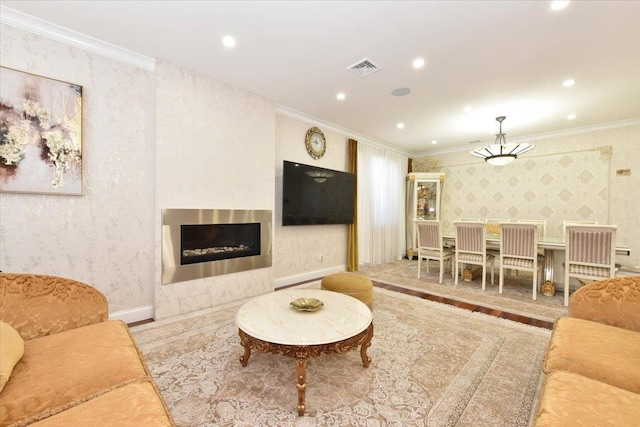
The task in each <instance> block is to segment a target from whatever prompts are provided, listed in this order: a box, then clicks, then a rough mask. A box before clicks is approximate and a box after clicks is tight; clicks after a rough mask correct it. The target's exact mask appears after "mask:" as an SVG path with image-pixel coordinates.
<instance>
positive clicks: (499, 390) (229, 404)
mask: <svg viewBox="0 0 640 427" xmlns="http://www.w3.org/2000/svg"><path fill="white" fill-rule="evenodd" d="M310 286H311V287H317V283H315V284H311V285H310ZM278 292H286V290H283V291H278ZM374 292H375V294H374V310H373V318H374V320H373V322H374V326H375V334H374V337H373V341H372V345H371V347H370V348H369V351H368V354H369V356H370V357H371V358H372V363H371V366H370V367H369V368H364V367H363V366H362V361H361V359H360V354H359V351H353V352H350V353H347V354H342V355H339V354H329V355H322V356H320V357H318V358H313V359H310V360H309V362H308V365H307V396H306V413H305V415H304V416H303V417H298V416H297V411H296V404H297V391H296V367H295V366H296V363H295V360H294V359H293V358H288V357H284V356H282V355H275V354H265V353H258V352H255V351H254V352H253V353H252V355H251V359H250V360H249V363H248V365H247V367H245V368H243V367H242V366H241V365H240V362H239V357H240V356H241V355H242V354H243V349H242V347H241V346H240V341H239V338H238V331H237V326H236V325H235V320H234V318H235V313H236V312H237V310H238V308H239V307H240V305H241V304H242V302H238V303H234V304H230V305H226V306H222V307H217V308H213V309H209V310H205V311H202V312H198V313H193V314H189V315H186V316H180V317H178V318H174V319H167V320H164V321H160V322H155V323H150V324H145V325H141V326H136V327H133V328H132V333H133V335H134V337H135V339H136V341H137V342H138V344H139V346H140V348H141V350H142V353H143V354H144V358H145V360H146V362H147V363H148V365H149V368H150V370H151V372H152V374H153V376H154V378H155V379H156V381H157V383H158V386H159V388H160V391H161V392H162V395H163V397H164V398H165V399H166V402H167V404H168V406H169V409H170V410H171V413H172V414H173V416H174V417H175V420H176V422H177V424H178V425H179V426H267V425H270V426H289V425H290V426H438V427H440V426H509V427H514V426H527V425H529V423H530V416H531V413H532V412H533V411H535V406H536V396H537V395H536V393H537V390H538V387H539V381H540V380H541V364H542V359H543V357H544V354H545V351H546V346H547V343H548V341H549V336H550V332H549V331H547V330H544V329H541V328H535V327H531V326H525V325H521V324H518V323H515V322H511V321H508V320H504V319H498V318H494V317H491V316H488V315H484V314H480V313H472V312H470V311H467V310H462V309H458V308H455V307H450V306H447V305H444V304H439V303H434V302H430V301H425V300H421V299H419V298H416V297H412V296H408V295H404V294H399V293H397V292H392V291H388V290H385V289H377V288H376V289H375V290H374Z"/></svg>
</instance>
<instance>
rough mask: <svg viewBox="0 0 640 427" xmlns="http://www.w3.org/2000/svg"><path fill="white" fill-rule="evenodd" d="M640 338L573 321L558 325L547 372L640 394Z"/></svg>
mask: <svg viewBox="0 0 640 427" xmlns="http://www.w3.org/2000/svg"><path fill="white" fill-rule="evenodd" d="M638 366H640V334H639V333H637V332H633V331H630V330H628V329H622V328H617V327H615V326H609V325H603V324H601V323H598V322H591V321H589V320H584V319H576V318H573V317H563V318H561V319H558V321H557V322H556V324H555V326H554V329H553V334H552V335H551V340H550V342H549V349H548V351H547V355H546V358H545V362H544V372H545V373H550V372H553V371H569V372H574V373H576V374H580V375H582V376H585V377H588V378H592V379H594V380H598V381H602V382H604V383H607V384H610V385H613V386H616V387H619V388H623V389H625V390H629V391H632V392H634V393H640V369H638Z"/></svg>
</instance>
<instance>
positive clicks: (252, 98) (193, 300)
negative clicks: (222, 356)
mask: <svg viewBox="0 0 640 427" xmlns="http://www.w3.org/2000/svg"><path fill="white" fill-rule="evenodd" d="M155 82H156V93H155V101H156V103H155V112H156V128H155V132H156V134H155V137H156V144H155V157H156V179H155V190H156V192H155V211H154V219H155V221H154V225H155V229H154V230H155V233H154V234H155V242H156V262H155V271H156V275H155V304H156V318H159V319H160V318H166V317H171V316H175V315H177V314H182V313H188V312H192V311H196V310H202V309H204V308H208V307H212V306H216V305H220V304H224V303H227V302H230V301H235V300H238V299H242V298H247V297H250V296H255V295H260V294H263V293H266V292H269V291H271V290H273V282H274V276H273V267H268V268H261V269H257V270H251V271H245V272H240V273H231V274H225V275H220V276H214V277H209V278H205V279H198V280H191V281H187V282H178V283H172V284H168V285H161V284H160V283H161V280H160V272H161V258H160V256H161V252H160V242H161V234H160V232H161V225H160V224H161V222H160V220H161V211H162V209H168V208H184V209H267V210H272V211H273V209H274V200H275V190H274V186H275V184H274V181H275V178H274V175H275V171H274V168H273V165H274V163H275V160H274V156H275V110H274V107H273V105H272V104H271V103H270V102H269V101H268V100H266V99H264V98H261V97H258V96H256V95H253V94H251V93H249V92H247V91H245V90H242V89H238V88H236V87H233V86H229V85H227V84H224V83H222V82H219V81H216V80H213V79H211V78H208V77H205V76H203V75H201V74H197V73H194V72H191V71H189V70H186V69H184V68H181V67H178V66H176V65H173V64H170V63H167V62H162V61H160V62H158V64H157V66H156V71H155Z"/></svg>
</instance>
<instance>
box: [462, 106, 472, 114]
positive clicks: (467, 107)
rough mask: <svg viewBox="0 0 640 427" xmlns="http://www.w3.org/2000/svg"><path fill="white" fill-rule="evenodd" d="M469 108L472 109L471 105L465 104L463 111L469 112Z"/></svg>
mask: <svg viewBox="0 0 640 427" xmlns="http://www.w3.org/2000/svg"><path fill="white" fill-rule="evenodd" d="M471 110H473V107H472V106H471V105H465V107H464V112H465V113H468V112H470V111H471Z"/></svg>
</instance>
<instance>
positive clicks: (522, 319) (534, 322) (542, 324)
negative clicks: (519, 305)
mask: <svg viewBox="0 0 640 427" xmlns="http://www.w3.org/2000/svg"><path fill="white" fill-rule="evenodd" d="M315 280H317V279H314V280H308V281H307V282H313V281H315ZM307 282H300V283H296V284H293V285H288V286H282V287H280V288H278V289H276V290H277V291H278V290H281V289H286V288H291V287H294V286H299V285H302V284H304V283H307ZM373 286H375V287H377V288H382V289H388V290H390V291H394V292H400V293H403V294H406V295H412V296H414V297H418V298H422V299H426V300H429V301H435V302H440V303H443V304H448V305H452V306H454V307H458V308H463V309H465V310H470V311H477V312H479V313H484V314H488V315H490V316H494V317H500V318H502V319H508V320H512V321H514V322H519V323H523V324H525V325H530V326H537V327H538V328H545V329H553V322H548V321H546V320H539V319H534V318H532V317H527V316H522V315H519V314H514V313H509V312H507V311H502V310H496V309H493V308H489V307H483V306H481V305H476V304H471V303H468V302H463V301H457V300H454V299H451V298H446V297H441V296H437V295H432V294H429V293H427V292H422V291H415V290H412V289H405V288H402V287H400V286H395V285H388V284H386V283H380V282H376V281H373ZM149 322H153V319H148V320H142V321H140V322H135V323H131V324H129V326H136V325H142V324H144V323H149Z"/></svg>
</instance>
